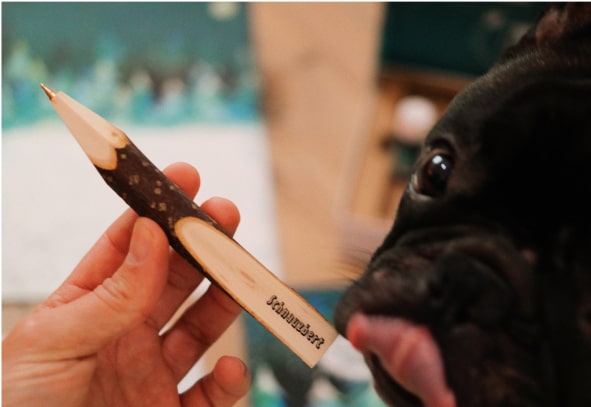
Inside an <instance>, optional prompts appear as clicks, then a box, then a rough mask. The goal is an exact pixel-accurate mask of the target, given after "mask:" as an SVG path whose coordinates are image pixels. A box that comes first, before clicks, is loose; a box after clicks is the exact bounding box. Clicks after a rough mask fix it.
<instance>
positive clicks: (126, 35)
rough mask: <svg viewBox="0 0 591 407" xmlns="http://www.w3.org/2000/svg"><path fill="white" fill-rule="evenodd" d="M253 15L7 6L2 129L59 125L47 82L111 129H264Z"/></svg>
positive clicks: (192, 7) (168, 6)
mask: <svg viewBox="0 0 591 407" xmlns="http://www.w3.org/2000/svg"><path fill="white" fill-rule="evenodd" d="M247 7H248V4H246V3H192V2H178V3H177V2H166V3H164V2H145V3H143V2H130V3H127V2H123V3H122V2H106V3H101V2H99V3H95V2H90V3H86V2H56V3H53V2H19V3H17V2H8V3H2V53H3V55H2V68H3V69H2V72H3V76H2V85H3V86H2V101H3V108H2V116H3V123H2V125H3V128H8V127H12V126H16V125H27V124H32V123H34V122H35V121H38V120H41V119H44V118H49V117H52V115H51V111H50V109H48V108H47V103H45V102H46V101H43V99H42V98H41V97H40V95H39V83H40V82H44V83H47V84H48V85H50V86H52V87H53V88H55V89H59V90H64V91H66V92H68V94H70V95H71V96H72V97H74V98H76V99H77V100H79V101H81V102H82V103H84V104H85V105H87V106H88V107H89V108H91V109H92V110H94V111H96V112H97V113H99V114H101V115H103V116H105V117H107V118H108V119H109V120H111V121H115V120H117V121H128V122H133V123H137V124H146V125H176V124H181V123H186V122H208V123H224V124H226V123H229V122H230V123H232V122H244V121H248V122H252V121H258V120H259V112H258V88H257V80H256V71H255V67H254V63H253V61H252V56H251V50H250V39H249V26H248V12H247V11H248V9H247ZM41 96H42V95H41Z"/></svg>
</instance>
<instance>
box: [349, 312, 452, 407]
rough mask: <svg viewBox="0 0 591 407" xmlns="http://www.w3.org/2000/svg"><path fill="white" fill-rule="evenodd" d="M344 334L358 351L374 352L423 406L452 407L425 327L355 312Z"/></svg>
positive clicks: (436, 348) (437, 355)
mask: <svg viewBox="0 0 591 407" xmlns="http://www.w3.org/2000/svg"><path fill="white" fill-rule="evenodd" d="M347 338H348V339H349V341H350V342H351V344H352V345H353V346H354V347H355V348H357V349H358V350H359V351H360V352H362V353H364V354H366V355H367V354H374V355H376V356H377V357H378V358H379V360H380V362H381V364H382V366H383V368H384V369H385V370H386V371H387V372H388V373H389V374H390V375H391V376H392V378H393V379H394V380H395V381H396V382H398V383H399V384H400V385H402V386H403V387H404V388H406V389H407V390H408V391H410V392H411V393H413V394H415V395H416V396H417V397H419V398H420V399H421V400H422V401H423V403H424V405H425V406H426V407H455V405H456V403H455V398H454V395H453V393H452V392H451V391H450V389H449V388H448V387H447V384H446V381H445V376H444V369H443V361H442V359H441V355H440V353H439V348H438V347H437V344H436V343H435V340H434V339H433V337H432V336H431V334H430V332H429V330H428V329H427V328H425V327H422V326H419V325H415V324H413V323H411V322H409V321H406V320H403V319H397V318H385V317H371V316H367V315H364V314H355V315H354V316H353V317H352V318H351V320H350V321H349V324H348V326H347Z"/></svg>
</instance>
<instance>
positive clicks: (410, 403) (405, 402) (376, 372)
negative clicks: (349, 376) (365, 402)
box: [365, 354, 424, 407]
mask: <svg viewBox="0 0 591 407" xmlns="http://www.w3.org/2000/svg"><path fill="white" fill-rule="evenodd" d="M365 361H366V363H367V366H369V369H370V370H371V373H372V376H373V379H374V387H375V389H376V391H377V393H378V394H379V396H380V397H381V398H382V400H384V401H385V402H386V403H387V404H388V405H391V406H396V407H423V406H424V405H423V402H422V401H421V399H420V398H419V397H418V396H417V395H415V394H413V393H411V392H410V391H408V390H406V389H405V388H404V387H403V386H402V385H400V383H398V382H396V381H395V380H394V379H393V378H392V377H391V376H390V375H389V374H388V373H387V372H386V370H385V369H384V368H383V367H382V364H381V362H380V360H379V358H378V356H376V355H374V354H372V355H368V356H367V357H366V358H365Z"/></svg>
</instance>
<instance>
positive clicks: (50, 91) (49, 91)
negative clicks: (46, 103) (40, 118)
mask: <svg viewBox="0 0 591 407" xmlns="http://www.w3.org/2000/svg"><path fill="white" fill-rule="evenodd" d="M41 89H43V91H44V92H45V94H46V95H47V97H48V98H49V100H52V99H53V98H54V97H55V92H54V91H53V89H51V88H50V87H48V86H45V84H44V83H42V84H41Z"/></svg>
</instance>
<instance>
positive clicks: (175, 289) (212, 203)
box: [150, 197, 240, 329]
mask: <svg viewBox="0 0 591 407" xmlns="http://www.w3.org/2000/svg"><path fill="white" fill-rule="evenodd" d="M201 208H202V209H203V210H204V211H205V212H207V213H208V215H209V216H211V217H212V218H213V219H214V220H215V221H216V222H217V223H218V224H219V225H220V226H221V227H222V228H223V229H224V230H225V231H226V232H227V233H228V234H229V235H230V236H232V235H233V234H234V232H235V231H236V228H237V227H238V223H239V222H240V213H239V212H238V208H237V207H236V205H234V204H233V203H232V202H231V201H229V200H227V199H224V198H217V197H216V198H211V199H209V200H208V201H206V202H204V203H203V204H202V205H201ZM202 280H203V275H202V274H201V273H199V272H198V271H197V270H196V269H195V267H193V266H192V265H190V264H189V263H188V262H187V261H186V260H185V259H183V258H182V257H181V256H180V255H179V254H178V253H176V252H173V253H172V254H171V257H170V271H169V276H168V284H167V286H166V289H165V290H164V293H163V294H162V298H161V299H160V301H159V302H158V305H157V306H156V309H155V310H154V313H153V314H152V316H151V317H150V324H152V325H153V326H154V327H156V328H158V329H160V328H162V327H163V326H164V325H165V324H166V322H168V320H169V319H170V318H171V317H172V315H173V314H174V313H175V311H176V310H177V309H178V308H179V307H180V306H181V304H182V303H183V302H184V300H185V299H186V298H187V297H188V296H189V295H190V294H191V293H192V292H193V290H194V289H195V288H196V287H197V285H199V283H201V281H202Z"/></svg>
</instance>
